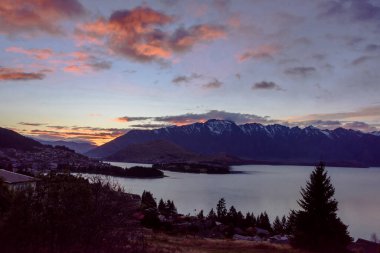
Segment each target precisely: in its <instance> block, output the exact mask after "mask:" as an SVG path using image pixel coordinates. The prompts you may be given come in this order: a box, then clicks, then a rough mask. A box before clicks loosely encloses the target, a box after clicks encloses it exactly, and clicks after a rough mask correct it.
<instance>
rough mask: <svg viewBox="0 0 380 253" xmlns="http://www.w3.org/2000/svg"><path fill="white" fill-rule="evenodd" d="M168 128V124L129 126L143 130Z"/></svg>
mask: <svg viewBox="0 0 380 253" xmlns="http://www.w3.org/2000/svg"><path fill="white" fill-rule="evenodd" d="M167 126H170V124H137V125H131V126H130V127H131V128H143V129H153V128H162V127H167Z"/></svg>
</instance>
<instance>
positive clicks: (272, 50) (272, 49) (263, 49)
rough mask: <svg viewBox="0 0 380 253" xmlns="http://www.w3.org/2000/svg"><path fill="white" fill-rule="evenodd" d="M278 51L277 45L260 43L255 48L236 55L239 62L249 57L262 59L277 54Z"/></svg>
mask: <svg viewBox="0 0 380 253" xmlns="http://www.w3.org/2000/svg"><path fill="white" fill-rule="evenodd" d="M279 51H280V48H279V47H278V46H274V45H261V46H259V47H257V48H255V49H251V50H248V51H246V52H244V53H243V54H241V55H239V56H238V60H239V61H240V62H243V61H247V60H250V59H263V58H272V57H273V55H275V54H277V53H278V52H279Z"/></svg>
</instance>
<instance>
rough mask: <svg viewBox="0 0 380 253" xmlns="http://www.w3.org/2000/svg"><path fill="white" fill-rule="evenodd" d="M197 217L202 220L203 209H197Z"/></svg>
mask: <svg viewBox="0 0 380 253" xmlns="http://www.w3.org/2000/svg"><path fill="white" fill-rule="evenodd" d="M197 218H198V219H200V220H203V219H204V218H205V216H204V214H203V209H202V210H200V211H199V213H198V214H197Z"/></svg>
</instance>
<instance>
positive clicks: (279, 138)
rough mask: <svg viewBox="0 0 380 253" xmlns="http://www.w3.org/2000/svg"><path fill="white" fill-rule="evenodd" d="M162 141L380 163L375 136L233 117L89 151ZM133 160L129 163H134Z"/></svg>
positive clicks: (249, 153) (110, 151) (214, 150)
mask: <svg viewBox="0 0 380 253" xmlns="http://www.w3.org/2000/svg"><path fill="white" fill-rule="evenodd" d="M156 140H166V141H170V142H172V143H174V144H175V145H177V146H179V147H180V148H182V149H184V150H186V151H188V152H192V153H195V154H202V155H215V154H219V153H224V154H227V155H230V156H234V157H238V158H240V159H245V160H248V161H256V162H267V163H279V164H281V163H284V164H288V163H291V164H309V163H310V164H314V163H315V161H318V160H324V161H326V162H327V164H331V165H342V166H343V165H344V166H380V137H379V136H377V135H375V134H368V133H363V132H360V131H354V130H350V129H343V128H337V129H335V130H321V129H318V128H315V127H312V126H310V127H306V128H303V129H302V128H299V127H292V128H290V127H287V126H283V125H278V124H275V125H267V126H264V125H261V124H256V123H253V124H244V125H237V124H235V123H234V122H232V121H227V120H209V121H207V122H205V123H194V124H190V125H184V126H171V127H165V128H160V129H156V130H133V131H130V132H128V133H127V134H125V135H123V136H121V137H119V138H116V139H115V140H113V141H111V142H108V143H106V144H104V145H102V146H100V147H98V148H95V149H93V150H91V151H90V152H88V153H87V155H89V156H91V157H97V158H106V157H109V156H113V155H114V154H115V155H116V154H118V152H120V151H122V150H123V149H126V148H127V147H130V145H133V144H143V143H147V142H152V141H156ZM132 147H133V146H132ZM135 147H136V146H135ZM131 152H132V150H129V153H130V154H131ZM119 154H120V153H119ZM129 158H131V157H128V159H124V160H123V161H132V159H131V160H129Z"/></svg>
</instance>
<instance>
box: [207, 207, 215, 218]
mask: <svg viewBox="0 0 380 253" xmlns="http://www.w3.org/2000/svg"><path fill="white" fill-rule="evenodd" d="M207 219H209V220H213V221H215V220H216V214H215V212H214V208H211V210H210V212H209V213H208V215H207Z"/></svg>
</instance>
